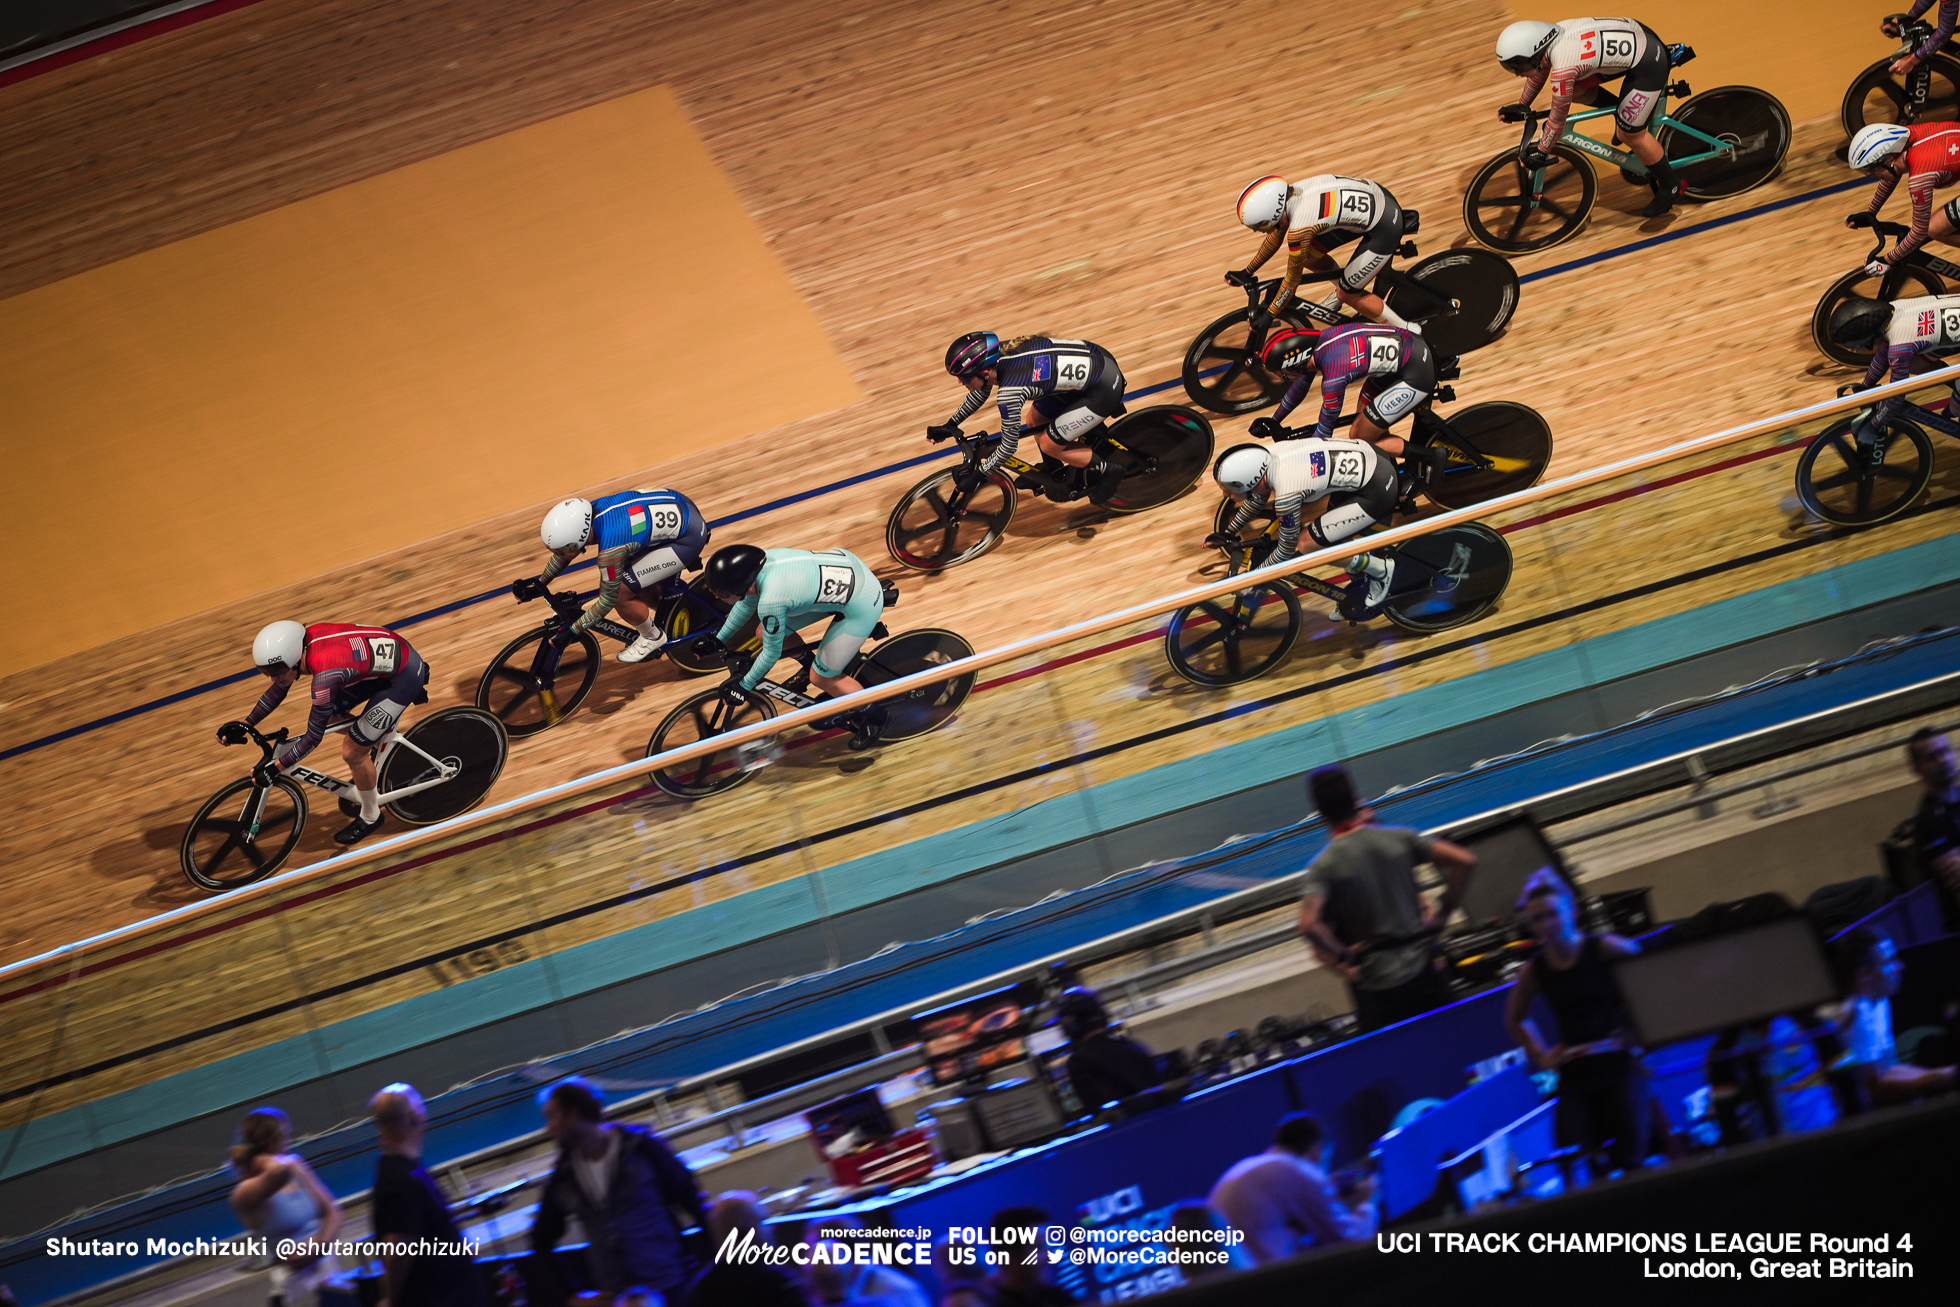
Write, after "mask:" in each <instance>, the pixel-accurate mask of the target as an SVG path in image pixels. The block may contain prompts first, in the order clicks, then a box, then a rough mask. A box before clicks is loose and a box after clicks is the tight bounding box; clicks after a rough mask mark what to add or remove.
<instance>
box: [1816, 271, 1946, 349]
mask: <svg viewBox="0 0 1960 1307" xmlns="http://www.w3.org/2000/svg"><path fill="white" fill-rule="evenodd" d="M1887 281H1891V282H1893V283H1894V284H1895V285H1896V286H1897V289H1896V290H1895V291H1894V292H1893V293H1892V294H1890V295H1881V294H1880V293H1879V292H1880V291H1881V290H1883V289H1884V287H1885V283H1886V282H1887ZM1945 293H1946V282H1945V280H1944V279H1942V278H1941V277H1940V276H1939V274H1937V273H1935V272H1931V271H1929V270H1927V269H1925V268H1918V267H1914V266H1912V265H1911V264H1907V265H1906V266H1905V267H1904V268H1894V269H1893V270H1892V271H1891V272H1890V273H1888V274H1886V276H1884V277H1868V276H1866V275H1865V270H1864V269H1863V268H1859V269H1858V270H1856V271H1854V272H1847V273H1845V274H1844V275H1843V276H1842V277H1839V278H1838V279H1837V280H1836V281H1834V282H1832V283H1831V287H1830V289H1829V290H1827V291H1825V292H1824V294H1823V296H1822V297H1821V298H1820V299H1819V300H1818V301H1817V307H1816V308H1814V309H1812V310H1811V312H1810V342H1811V344H1813V345H1815V346H1817V348H1818V350H1819V352H1821V353H1822V354H1823V355H1824V357H1825V358H1828V359H1831V360H1833V361H1834V362H1838V363H1842V364H1844V365H1845V366H1846V367H1853V368H1862V367H1865V366H1867V365H1868V364H1870V363H1871V361H1872V351H1870V350H1868V349H1867V350H1855V349H1849V348H1847V347H1846V346H1843V345H1840V344H1838V343H1837V342H1835V341H1833V340H1832V339H1831V310H1833V309H1835V308H1836V307H1837V306H1838V304H1839V303H1840V302H1841V301H1843V300H1846V299H1849V298H1850V297H1851V296H1853V295H1857V296H1861V297H1863V298H1865V299H1890V300H1898V299H1909V298H1912V297H1915V296H1920V295H1944V294H1945Z"/></svg>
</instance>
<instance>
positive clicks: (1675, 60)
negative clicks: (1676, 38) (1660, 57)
mask: <svg viewBox="0 0 1960 1307" xmlns="http://www.w3.org/2000/svg"><path fill="white" fill-rule="evenodd" d="M1694 57H1695V48H1694V47H1693V46H1692V45H1685V44H1680V43H1677V44H1675V45H1670V46H1669V47H1667V66H1668V67H1669V68H1679V67H1680V66H1681V65H1682V64H1685V63H1688V62H1690V61H1692V60H1693V59H1694Z"/></svg>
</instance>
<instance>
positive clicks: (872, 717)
mask: <svg viewBox="0 0 1960 1307" xmlns="http://www.w3.org/2000/svg"><path fill="white" fill-rule="evenodd" d="M706 580H707V585H708V588H709V589H710V590H713V591H714V592H715V593H716V594H718V595H720V596H721V597H722V598H724V599H726V600H728V601H729V602H730V603H732V604H734V607H733V608H731V609H730V610H729V613H728V620H727V621H725V622H723V623H722V626H721V630H720V631H718V632H716V633H715V635H714V637H713V638H712V640H711V641H708V642H707V643H708V645H709V650H710V651H717V650H721V651H725V650H726V648H727V642H728V641H730V640H733V639H734V638H735V637H736V635H737V634H738V633H739V632H740V631H741V630H742V628H743V627H744V626H746V625H748V623H749V620H750V619H751V618H753V619H755V623H756V626H757V628H758V629H759V631H760V633H761V636H762V648H761V649H759V650H757V652H756V655H755V659H754V661H752V662H751V663H750V664H749V665H748V668H747V670H745V671H744V672H742V673H741V674H740V675H739V676H731V677H730V678H729V679H728V680H727V681H725V682H723V684H722V687H721V693H722V698H723V699H725V700H726V701H727V702H728V703H729V704H731V705H735V706H738V707H739V706H740V705H742V704H744V703H747V702H748V696H749V693H750V692H751V691H753V690H754V689H755V687H756V686H758V685H760V684H761V683H762V680H763V678H764V677H766V676H767V675H769V670H770V669H771V668H773V667H774V666H775V665H776V663H777V661H778V660H780V659H781V658H782V656H783V640H784V638H785V637H786V636H787V635H788V634H789V633H790V632H791V631H794V630H796V629H797V628H798V627H803V626H808V625H809V624H810V623H812V622H814V621H816V620H817V619H818V618H821V617H834V618H835V619H836V620H835V621H833V622H832V623H831V624H830V629H829V630H827V631H825V632H824V636H823V641H822V642H821V643H820V644H818V646H817V656H816V660H815V662H814V663H813V664H812V665H811V668H810V680H811V681H812V682H813V683H814V684H815V685H816V687H817V688H818V689H820V690H822V691H824V693H826V694H828V695H830V696H831V697H833V698H835V697H837V696H840V695H846V694H854V693H856V692H857V691H859V690H862V689H863V688H864V686H863V685H862V684H861V683H860V682H859V681H858V680H857V679H856V678H855V677H851V676H847V675H845V669H847V668H848V667H850V665H851V660H852V659H854V658H856V657H857V653H858V650H859V648H861V647H862V646H863V644H864V642H865V641H866V640H868V639H870V638H871V634H872V632H873V631H874V630H876V629H877V626H878V619H879V618H880V617H882V616H883V615H884V611H885V585H884V582H882V581H880V580H879V579H878V577H877V574H876V573H874V572H873V571H872V570H871V569H870V568H869V567H867V566H866V565H865V562H864V560H863V559H861V558H859V557H858V556H857V555H856V554H853V553H850V552H848V551H846V550H843V549H820V550H809V549H769V550H764V549H760V548H758V547H756V546H755V545H729V546H727V547H726V548H724V549H717V550H716V551H715V553H714V557H712V558H710V559H709V560H708V570H707V574H706ZM825 725H836V726H844V727H848V728H849V729H850V731H851V748H852V749H868V748H870V747H871V746H872V745H873V744H876V743H877V742H878V734H879V732H880V731H881V730H882V729H883V728H884V725H885V705H883V704H882V703H874V704H872V705H871V706H870V707H868V708H861V709H858V710H857V711H855V712H849V713H845V714H844V715H843V716H841V717H838V718H834V719H832V721H830V722H826V723H825Z"/></svg>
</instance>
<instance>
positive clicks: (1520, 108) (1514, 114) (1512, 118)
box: [1497, 100, 1531, 123]
mask: <svg viewBox="0 0 1960 1307" xmlns="http://www.w3.org/2000/svg"><path fill="white" fill-rule="evenodd" d="M1530 113H1531V109H1530V108H1529V107H1528V106H1526V105H1522V104H1519V103H1518V102H1517V101H1516V100H1513V101H1511V103H1509V104H1500V105H1498V106H1497V116H1498V117H1499V118H1502V119H1503V120H1504V121H1505V122H1507V123H1521V122H1523V121H1524V120H1525V118H1526V117H1527V116H1529V115H1530Z"/></svg>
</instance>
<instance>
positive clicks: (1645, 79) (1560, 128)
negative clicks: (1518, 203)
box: [1497, 18, 1681, 218]
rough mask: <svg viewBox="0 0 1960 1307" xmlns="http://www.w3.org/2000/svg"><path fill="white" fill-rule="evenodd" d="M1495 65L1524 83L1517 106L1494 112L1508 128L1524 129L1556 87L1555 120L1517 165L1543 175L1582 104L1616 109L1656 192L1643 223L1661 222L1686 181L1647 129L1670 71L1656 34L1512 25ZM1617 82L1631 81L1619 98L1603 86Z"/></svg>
mask: <svg viewBox="0 0 1960 1307" xmlns="http://www.w3.org/2000/svg"><path fill="white" fill-rule="evenodd" d="M1497 62H1498V63H1500V64H1502V65H1503V66H1504V71H1506V72H1508V73H1510V74H1511V75H1513V76H1514V77H1522V78H1524V79H1525V80H1524V90H1523V92H1522V93H1520V94H1519V96H1518V99H1517V103H1515V104H1507V105H1505V106H1503V107H1502V108H1500V109H1499V110H1498V111H1497V116H1498V117H1500V118H1502V119H1503V120H1504V121H1505V122H1507V123H1521V122H1523V121H1524V120H1525V115H1526V114H1528V113H1530V112H1531V102H1532V101H1533V100H1535V99H1537V98H1538V92H1539V91H1541V90H1543V89H1544V86H1545V83H1546V82H1548V81H1549V82H1550V83H1551V85H1552V110H1551V116H1550V117H1548V118H1547V119H1546V120H1545V129H1544V131H1543V132H1542V133H1540V135H1539V138H1538V144H1537V146H1536V147H1527V148H1526V149H1525V151H1524V156H1523V158H1522V159H1521V160H1520V162H1522V163H1523V164H1524V166H1525V167H1527V168H1533V169H1536V168H1543V167H1546V166H1547V165H1549V164H1550V163H1551V161H1552V147H1553V146H1555V145H1557V144H1558V138H1559V136H1560V135H1561V134H1563V133H1564V131H1565V116H1566V114H1567V113H1568V112H1570V110H1571V108H1572V102H1573V101H1574V100H1576V99H1580V98H1581V97H1583V98H1584V101H1585V103H1587V104H1590V105H1595V106H1598V107H1601V108H1603V107H1605V106H1606V105H1609V104H1617V106H1618V107H1617V109H1616V110H1615V112H1614V115H1613V123H1614V131H1615V134H1616V135H1617V136H1618V138H1619V139H1620V140H1621V141H1623V142H1625V144H1626V147H1627V149H1629V150H1631V151H1633V155H1634V157H1635V158H1636V159H1638V160H1640V162H1642V163H1644V164H1646V165H1647V182H1648V184H1649V185H1650V186H1652V187H1653V190H1654V198H1653V201H1652V202H1651V203H1649V204H1648V205H1647V207H1646V208H1644V209H1642V210H1641V211H1640V216H1641V217H1643V218H1658V217H1660V216H1661V215H1662V214H1663V213H1666V212H1667V211H1668V210H1669V209H1672V208H1673V207H1674V202H1675V200H1677V199H1679V198H1680V197H1681V182H1680V180H1679V179H1678V178H1676V177H1675V175H1674V168H1673V167H1672V166H1671V165H1670V164H1669V163H1668V161H1667V154H1666V152H1665V151H1663V150H1662V149H1661V143H1660V142H1659V141H1657V140H1655V139H1654V134H1653V133H1652V132H1650V131H1648V130H1647V123H1648V121H1649V120H1650V119H1651V118H1653V116H1654V106H1655V105H1656V104H1658V103H1659V102H1660V96H1661V91H1662V90H1663V89H1664V88H1665V87H1666V86H1667V71H1668V69H1669V68H1670V67H1672V64H1673V61H1672V58H1671V57H1670V55H1669V54H1668V49H1667V46H1666V44H1665V43H1664V42H1662V40H1661V38H1660V37H1658V36H1656V35H1655V34H1654V29H1653V28H1651V27H1648V26H1647V25H1646V24H1645V23H1636V22H1635V21H1633V20H1632V19H1631V18H1568V19H1566V20H1565V21H1564V22H1560V23H1539V22H1520V23H1512V24H1511V25H1510V26H1509V27H1507V28H1505V29H1504V30H1503V32H1501V33H1500V34H1499V35H1498V38H1497ZM1616 77H1624V78H1626V80H1625V81H1624V82H1622V83H1621V84H1620V94H1619V95H1618V96H1617V97H1615V96H1614V94H1613V93H1612V92H1611V91H1609V90H1607V89H1606V88H1605V87H1603V86H1601V85H1600V83H1601V82H1608V81H1612V80H1613V79H1614V78H1616Z"/></svg>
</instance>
